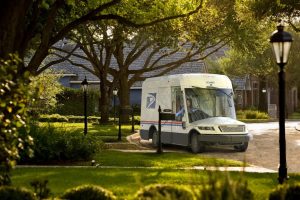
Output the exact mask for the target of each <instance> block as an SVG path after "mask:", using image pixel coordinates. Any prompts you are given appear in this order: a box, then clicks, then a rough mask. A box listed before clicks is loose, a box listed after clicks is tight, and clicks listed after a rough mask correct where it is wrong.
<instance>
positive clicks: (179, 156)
mask: <svg viewBox="0 0 300 200" xmlns="http://www.w3.org/2000/svg"><path fill="white" fill-rule="evenodd" d="M94 159H95V161H96V163H98V164H100V165H101V166H122V167H128V166H129V167H132V166H139V167H160V168H188V167H193V166H239V167H241V166H243V165H244V164H243V163H242V162H240V161H235V160H225V159H215V158H207V157H202V156H200V155H195V154H191V153H188V152H186V153H176V152H165V153H163V154H157V153H127V152H119V151H103V152H101V153H98V154H96V155H95V158H94ZM89 164H90V163H89Z"/></svg>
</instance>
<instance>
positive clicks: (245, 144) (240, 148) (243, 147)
mask: <svg viewBox="0 0 300 200" xmlns="http://www.w3.org/2000/svg"><path fill="white" fill-rule="evenodd" d="M247 148H248V142H243V144H241V145H235V146H234V149H235V150H237V151H239V152H245V151H246V150H247Z"/></svg>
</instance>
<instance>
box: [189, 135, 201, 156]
mask: <svg viewBox="0 0 300 200" xmlns="http://www.w3.org/2000/svg"><path fill="white" fill-rule="evenodd" d="M190 145H191V150H192V152H193V153H201V152H203V151H204V149H205V146H204V144H203V143H202V142H200V141H199V140H198V133H192V135H191V143H190Z"/></svg>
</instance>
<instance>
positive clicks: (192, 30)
mask: <svg viewBox="0 0 300 200" xmlns="http://www.w3.org/2000/svg"><path fill="white" fill-rule="evenodd" d="M228 3H229V2H228V1H222V2H221V1H217V2H214V1H210V2H205V4H204V5H203V7H202V8H201V10H200V11H201V13H199V14H197V15H193V16H190V17H189V18H184V19H177V20H173V21H168V22H163V23H159V24H156V25H154V26H151V27H144V28H140V29H133V28H130V27H127V26H124V25H123V24H120V23H115V22H112V21H108V22H107V23H98V24H86V25H85V26H84V27H80V28H78V29H77V30H76V31H75V32H74V33H73V34H72V35H71V36H69V39H72V40H73V41H74V42H75V43H76V44H77V45H74V48H72V49H69V51H66V50H65V49H61V48H57V47H55V50H57V51H60V53H54V54H55V55H56V56H58V58H59V59H60V60H68V61H69V62H70V63H71V64H73V65H77V66H79V67H82V68H84V69H86V70H87V71H89V72H91V73H93V74H94V75H96V76H97V77H98V78H99V79H100V81H101V84H100V87H101V100H100V101H101V104H100V105H101V107H102V109H101V119H102V120H104V121H103V122H105V121H106V120H107V119H108V112H107V111H108V108H109V102H110V101H109V99H110V98H111V95H112V89H113V88H114V87H115V86H116V84H118V87H119V88H120V90H119V91H120V93H119V99H120V103H121V107H122V108H125V107H127V106H129V89H130V87H131V86H132V85H133V84H134V83H135V82H137V81H142V80H144V79H145V78H146V77H150V76H161V75H163V74H165V73H167V72H169V71H171V70H173V69H176V68H178V67H180V66H181V65H182V64H184V63H188V62H196V61H200V60H204V59H205V58H206V57H207V56H209V55H211V54H212V53H214V52H216V51H218V49H220V48H222V47H223V46H224V45H226V44H229V42H231V41H234V39H233V38H235V39H236V38H238V37H237V36H238V34H237V32H236V29H235V26H237V25H238V24H239V22H238V21H234V18H235V17H236V15H237V13H236V12H235V11H234V6H235V3H232V2H230V4H228ZM224 10H225V11H226V12H224ZM220 19H221V20H220ZM215 30H218V32H216V31H215ZM241 32H243V31H241ZM237 41H239V40H237ZM79 47H80V48H81V50H82V52H81V53H79V52H76V53H75V49H76V48H79ZM71 55H72V56H71ZM175 55H177V57H174V56H175ZM178 55H179V56H178ZM75 57H77V58H75ZM78 59H79V60H81V61H80V62H78ZM82 60H83V61H84V62H89V63H90V66H87V65H86V64H83V61H82ZM113 60H114V61H115V62H113ZM137 60H140V61H141V60H143V62H140V63H139V64H138V65H139V66H136V65H137V64H136V61H137ZM76 61H77V62H76ZM113 64H116V65H117V66H113ZM149 72H151V75H149Z"/></svg>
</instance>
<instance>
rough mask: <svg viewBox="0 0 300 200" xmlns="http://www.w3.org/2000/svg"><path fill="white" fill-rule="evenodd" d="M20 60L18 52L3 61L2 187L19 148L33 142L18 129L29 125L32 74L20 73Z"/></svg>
mask: <svg viewBox="0 0 300 200" xmlns="http://www.w3.org/2000/svg"><path fill="white" fill-rule="evenodd" d="M19 62H21V60H20V59H19V58H18V57H17V56H15V55H10V56H9V59H8V60H6V61H3V60H0V74H1V76H0V83H1V84H0V99H1V102H0V186H1V185H8V184H10V174H9V172H10V170H11V168H12V167H13V166H14V165H15V161H16V160H17V159H18V158H19V151H20V150H24V149H25V148H26V146H27V145H26V144H32V138H31V137H30V136H28V135H25V136H24V135H20V133H19V132H18V130H19V129H20V128H24V127H26V122H27V121H28V116H27V112H26V111H27V106H28V103H29V101H30V90H29V89H28V88H29V79H28V77H29V73H25V74H23V75H22V76H20V75H19V74H18V71H17V69H18V65H19ZM28 150H30V149H28Z"/></svg>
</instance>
